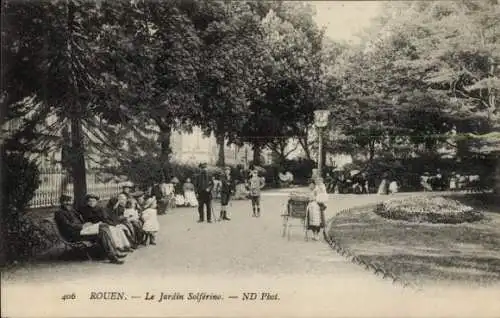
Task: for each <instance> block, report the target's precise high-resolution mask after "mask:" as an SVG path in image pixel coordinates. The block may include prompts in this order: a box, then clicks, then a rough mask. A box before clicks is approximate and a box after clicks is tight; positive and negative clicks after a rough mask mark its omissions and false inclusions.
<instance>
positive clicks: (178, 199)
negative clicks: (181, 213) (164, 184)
mask: <svg viewBox="0 0 500 318" xmlns="http://www.w3.org/2000/svg"><path fill="white" fill-rule="evenodd" d="M171 182H172V184H173V185H174V198H175V206H176V207H177V206H184V205H185V203H186V200H185V198H184V191H183V190H182V185H181V183H180V182H179V179H177V177H173V178H172V181H171Z"/></svg>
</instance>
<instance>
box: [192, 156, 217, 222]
mask: <svg viewBox="0 0 500 318" xmlns="http://www.w3.org/2000/svg"><path fill="white" fill-rule="evenodd" d="M200 169H201V172H200V173H199V174H198V175H197V176H196V179H195V192H196V197H197V198H198V213H199V215H200V219H199V220H198V223H202V222H204V221H205V213H204V212H203V207H204V206H206V207H207V222H208V223H212V190H213V187H214V183H213V181H212V177H211V176H210V175H209V174H208V170H207V164H206V163H202V164H200Z"/></svg>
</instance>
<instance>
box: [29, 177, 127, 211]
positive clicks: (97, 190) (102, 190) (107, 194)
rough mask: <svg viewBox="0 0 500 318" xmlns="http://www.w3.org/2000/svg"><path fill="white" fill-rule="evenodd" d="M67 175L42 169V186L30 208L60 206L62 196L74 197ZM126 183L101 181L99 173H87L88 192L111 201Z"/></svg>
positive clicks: (36, 192)
mask: <svg viewBox="0 0 500 318" xmlns="http://www.w3.org/2000/svg"><path fill="white" fill-rule="evenodd" d="M66 180H67V174H66V173H65V172H64V171H63V170H61V169H41V170H40V181H41V183H40V186H39V187H38V189H37V190H36V191H35V195H34V197H33V199H32V200H31V201H30V202H29V204H28V207H29V208H32V209H33V208H46V207H52V206H57V205H59V198H60V196H61V195H62V194H67V195H71V196H72V195H73V184H72V183H71V182H67V181H66ZM123 184H124V182H116V181H108V182H106V181H101V180H99V177H98V173H97V172H92V171H90V172H88V173H87V192H88V193H92V194H95V195H98V196H99V197H100V198H101V199H109V198H111V197H112V196H114V195H117V194H118V193H120V192H121V190H122V186H123Z"/></svg>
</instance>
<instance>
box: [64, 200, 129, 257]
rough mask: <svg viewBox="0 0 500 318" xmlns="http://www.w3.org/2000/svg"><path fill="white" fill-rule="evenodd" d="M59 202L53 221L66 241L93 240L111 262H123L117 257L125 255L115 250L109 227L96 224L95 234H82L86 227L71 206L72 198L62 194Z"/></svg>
mask: <svg viewBox="0 0 500 318" xmlns="http://www.w3.org/2000/svg"><path fill="white" fill-rule="evenodd" d="M60 203H61V208H60V209H59V210H58V211H57V212H56V213H55V221H56V225H57V227H58V228H59V231H60V232H61V235H62V236H63V238H64V239H65V240H67V241H68V242H78V241H83V240H86V241H95V242H97V243H98V244H99V245H100V246H101V247H102V248H103V249H104V251H105V253H106V254H107V257H108V258H109V260H110V262H111V263H113V264H123V261H122V260H120V259H119V258H123V257H125V255H124V254H120V253H119V252H118V251H117V249H116V246H115V244H114V242H113V240H112V238H111V233H110V230H109V227H108V226H107V225H106V224H99V225H98V227H97V234H91V235H82V234H81V232H82V230H84V227H86V224H85V223H84V220H83V218H82V216H81V215H80V214H79V213H78V212H77V211H76V210H75V209H74V208H73V199H72V198H71V197H70V196H67V195H63V196H61V199H60Z"/></svg>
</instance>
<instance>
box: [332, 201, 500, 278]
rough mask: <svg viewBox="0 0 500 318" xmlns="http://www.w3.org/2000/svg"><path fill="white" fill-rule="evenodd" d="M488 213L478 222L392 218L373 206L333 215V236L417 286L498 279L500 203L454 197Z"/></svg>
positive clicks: (361, 257) (344, 244) (343, 244)
mask: <svg viewBox="0 0 500 318" xmlns="http://www.w3.org/2000/svg"><path fill="white" fill-rule="evenodd" d="M455 199H459V200H460V201H462V202H464V203H466V204H469V205H472V206H473V207H475V208H477V209H480V210H482V211H484V213H485V218H484V219H483V220H481V221H479V222H474V223H461V224H430V223H410V222H405V221H393V220H388V219H385V218H382V217H380V216H378V215H376V214H375V213H374V212H373V208H374V207H367V208H360V209H357V210H352V211H351V212H350V213H348V214H341V215H337V216H336V217H334V219H333V220H332V223H331V228H330V234H331V235H332V236H334V237H335V239H336V241H337V242H338V243H340V245H342V246H344V247H346V248H347V249H349V250H351V252H352V253H353V254H355V255H357V256H358V257H359V258H360V259H363V260H364V261H368V262H371V263H376V264H377V263H378V265H379V266H380V267H382V268H384V269H386V270H389V271H390V272H392V273H393V274H394V275H396V276H397V277H400V278H402V279H404V280H406V281H410V282H413V283H415V284H417V285H427V284H436V283H438V284H454V283H466V284H474V285H489V284H498V283H500V205H499V204H489V202H490V201H488V200H486V198H478V197H477V196H474V195H469V196H461V197H456V198H455Z"/></svg>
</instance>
